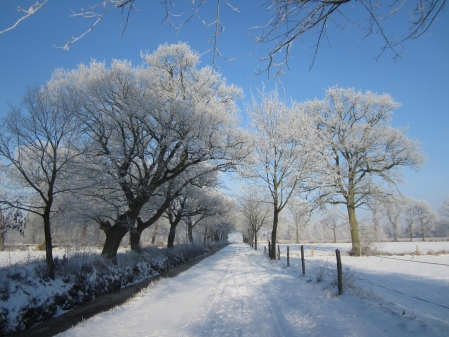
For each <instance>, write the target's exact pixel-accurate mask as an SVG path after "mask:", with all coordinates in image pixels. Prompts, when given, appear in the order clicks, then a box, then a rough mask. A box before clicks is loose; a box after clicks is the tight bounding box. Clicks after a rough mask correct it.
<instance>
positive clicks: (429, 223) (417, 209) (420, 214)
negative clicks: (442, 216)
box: [410, 200, 436, 241]
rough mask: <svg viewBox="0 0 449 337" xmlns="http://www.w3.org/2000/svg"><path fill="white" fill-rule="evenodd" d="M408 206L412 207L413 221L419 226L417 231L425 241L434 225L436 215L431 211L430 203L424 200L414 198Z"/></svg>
mask: <svg viewBox="0 0 449 337" xmlns="http://www.w3.org/2000/svg"><path fill="white" fill-rule="evenodd" d="M410 207H412V209H413V210H412V212H413V216H414V218H415V223H416V224H417V225H418V227H419V229H418V230H419V232H420V234H421V238H422V240H423V241H426V236H427V235H429V233H430V232H431V231H432V229H433V228H434V226H435V220H436V216H435V214H434V213H433V211H432V209H431V208H430V205H429V204H428V203H427V202H425V201H420V200H414V201H412V203H411V205H410Z"/></svg>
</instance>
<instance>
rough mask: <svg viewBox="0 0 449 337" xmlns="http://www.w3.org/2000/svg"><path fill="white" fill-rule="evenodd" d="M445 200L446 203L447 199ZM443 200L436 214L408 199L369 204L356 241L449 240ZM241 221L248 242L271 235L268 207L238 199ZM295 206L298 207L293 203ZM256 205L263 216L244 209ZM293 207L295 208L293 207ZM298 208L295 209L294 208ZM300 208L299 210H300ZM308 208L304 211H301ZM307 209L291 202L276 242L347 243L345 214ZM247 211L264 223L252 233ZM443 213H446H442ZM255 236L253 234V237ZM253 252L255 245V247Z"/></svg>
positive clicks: (367, 243)
mask: <svg viewBox="0 0 449 337" xmlns="http://www.w3.org/2000/svg"><path fill="white" fill-rule="evenodd" d="M448 200H449V199H448ZM448 200H446V201H445V203H444V204H443V206H442V207H441V208H440V210H439V212H438V214H437V213H435V212H433V211H432V209H431V208H430V206H429V205H428V204H427V203H426V202H424V201H419V200H415V199H413V198H409V197H402V196H396V197H395V201H392V200H389V201H388V202H386V200H384V201H383V202H380V201H379V200H370V202H369V203H368V204H367V206H366V207H364V209H363V213H362V215H363V218H362V219H361V220H360V221H359V229H360V241H361V244H362V246H363V247H366V248H369V246H370V245H371V243H374V242H381V241H383V240H391V241H399V240H410V241H413V240H415V239H420V240H424V241H426V240H427V239H428V238H429V237H431V238H432V239H434V238H446V237H448V236H449V216H448V215H444V211H445V210H446V208H447V205H449V201H448ZM240 202H241V206H240V207H241V210H240V212H241V213H242V216H241V218H240V219H239V225H240V230H241V231H242V232H244V233H246V235H245V236H246V237H247V238H248V242H250V241H251V235H250V234H249V233H253V242H257V240H260V239H263V240H270V237H268V236H267V234H269V233H271V226H270V222H269V218H270V217H271V216H272V215H271V214H270V212H269V211H270V209H269V208H268V207H267V206H268V203H266V202H265V203H263V202H261V201H260V200H259V199H258V198H256V199H255V200H250V199H244V198H243V197H241V198H240ZM298 202H299V205H297V203H298ZM255 203H258V204H259V205H262V204H265V207H266V209H265V210H264V212H261V211H260V209H259V212H257V209H258V208H257V207H251V208H249V207H247V205H251V204H255ZM294 205H295V207H293V206H294ZM298 206H299V207H298ZM301 206H302V207H301ZM305 206H308V207H305ZM311 206H312V205H310V204H309V203H308V202H306V201H304V200H301V199H299V198H294V199H293V200H292V202H291V203H289V205H288V207H287V210H286V211H285V213H283V214H282V215H281V216H280V220H279V223H280V225H279V228H278V235H277V237H278V241H279V240H282V241H289V242H292V241H293V242H296V243H301V242H304V241H309V242H313V241H333V242H339V241H340V242H341V241H344V242H345V241H347V240H351V233H350V226H349V221H348V216H347V213H345V212H344V208H342V207H337V206H331V207H326V208H325V209H316V210H315V211H312V212H310V209H311ZM247 209H250V211H251V212H252V213H253V215H252V217H253V218H257V217H259V218H260V219H261V215H264V216H265V218H264V219H265V221H264V223H263V224H262V225H261V226H260V227H256V228H255V230H253V231H252V232H251V231H249V230H250V229H251V226H250V223H249V221H247V220H246V217H244V216H243V215H244V213H243V212H244V211H245V213H248V212H246V210H247ZM446 211H447V210H446ZM256 233H257V234H256ZM255 247H256V249H257V245H256V246H255Z"/></svg>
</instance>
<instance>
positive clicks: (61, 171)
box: [0, 86, 83, 279]
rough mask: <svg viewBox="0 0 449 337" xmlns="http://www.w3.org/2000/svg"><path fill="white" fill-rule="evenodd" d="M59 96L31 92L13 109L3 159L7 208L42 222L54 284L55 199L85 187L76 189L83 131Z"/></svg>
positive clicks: (0, 200) (0, 141) (2, 131)
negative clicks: (74, 179) (81, 133)
mask: <svg viewBox="0 0 449 337" xmlns="http://www.w3.org/2000/svg"><path fill="white" fill-rule="evenodd" d="M63 96H64V93H63V92H62V91H60V90H57V89H54V88H51V87H50V86H43V87H41V88H29V89H27V92H26V94H25V96H24V99H23V107H24V108H25V109H26V111H21V109H20V108H14V107H12V108H11V111H10V112H9V113H8V115H7V116H6V117H4V118H3V119H2V121H1V123H0V125H1V126H0V157H2V158H3V160H4V164H3V172H4V173H5V175H4V179H2V181H1V184H2V185H3V186H2V187H3V191H5V192H4V195H2V196H0V204H3V208H4V209H5V208H15V209H17V210H22V211H26V212H31V213H34V214H37V215H38V216H40V217H41V218H42V220H43V223H44V233H45V247H46V262H47V273H48V277H50V278H52V279H54V277H55V270H54V261H53V254H52V237H51V214H52V211H53V205H54V202H55V198H57V197H58V196H59V195H61V194H62V193H64V192H67V191H69V190H71V189H74V188H81V186H76V185H72V184H71V182H72V178H73V176H74V173H75V171H76V169H75V167H76V165H75V164H76V163H77V162H78V160H79V158H80V157H81V155H82V146H83V144H82V143H81V140H82V137H80V125H79V123H77V121H76V119H75V116H74V114H73V110H75V109H76V102H71V103H68V102H67V101H66V100H65V99H64V97H63Z"/></svg>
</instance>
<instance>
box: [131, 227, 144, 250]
mask: <svg viewBox="0 0 449 337" xmlns="http://www.w3.org/2000/svg"><path fill="white" fill-rule="evenodd" d="M141 236H142V232H141V231H140V230H138V229H136V230H132V231H130V232H129V245H130V246H131V250H133V251H135V252H140V248H141V245H140V237H141Z"/></svg>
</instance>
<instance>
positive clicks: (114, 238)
mask: <svg viewBox="0 0 449 337" xmlns="http://www.w3.org/2000/svg"><path fill="white" fill-rule="evenodd" d="M123 217H124V216H120V217H119V219H117V220H116V221H115V224H114V226H111V224H110V223H109V221H106V222H105V223H102V224H101V229H102V230H103V231H104V233H105V235H106V241H105V242H104V246H103V251H102V252H101V255H102V256H104V257H106V258H107V259H110V260H112V262H113V263H114V264H116V263H117V250H118V248H119V247H120V242H122V239H123V237H124V236H125V235H126V233H128V227H127V226H125V225H123V224H121V222H122V221H123Z"/></svg>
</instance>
